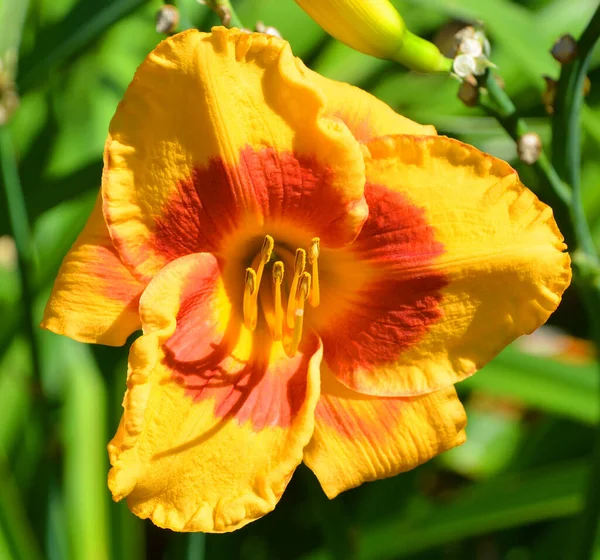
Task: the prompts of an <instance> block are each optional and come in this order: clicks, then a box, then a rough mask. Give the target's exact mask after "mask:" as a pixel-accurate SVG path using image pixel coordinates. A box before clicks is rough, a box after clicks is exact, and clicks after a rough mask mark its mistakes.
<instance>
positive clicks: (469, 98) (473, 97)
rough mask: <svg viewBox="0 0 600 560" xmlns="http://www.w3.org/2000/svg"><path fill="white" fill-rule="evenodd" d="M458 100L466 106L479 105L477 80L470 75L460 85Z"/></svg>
mask: <svg viewBox="0 0 600 560" xmlns="http://www.w3.org/2000/svg"><path fill="white" fill-rule="evenodd" d="M458 98H459V99H460V100H461V101H462V102H463V103H464V104H465V105H466V106H467V107H475V106H476V105H477V103H479V87H478V85H477V80H476V79H475V78H474V77H473V76H472V75H471V76H467V77H466V78H465V79H464V80H463V82H462V83H461V84H460V88H459V90H458Z"/></svg>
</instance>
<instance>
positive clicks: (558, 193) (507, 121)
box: [479, 70, 575, 243]
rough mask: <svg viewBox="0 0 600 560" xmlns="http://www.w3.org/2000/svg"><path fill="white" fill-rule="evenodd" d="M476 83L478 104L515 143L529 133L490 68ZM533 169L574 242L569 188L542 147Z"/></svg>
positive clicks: (561, 224)
mask: <svg viewBox="0 0 600 560" xmlns="http://www.w3.org/2000/svg"><path fill="white" fill-rule="evenodd" d="M479 85H480V87H483V88H484V89H485V92H487V93H484V92H481V97H480V101H479V104H480V106H481V107H482V108H483V109H484V111H486V112H487V113H488V114H489V115H490V116H492V117H494V118H495V119H496V120H497V121H498V123H499V124H500V125H501V126H502V128H504V130H505V131H506V132H507V133H508V135H509V136H510V137H511V138H512V139H513V140H514V141H515V142H518V141H519V139H520V138H521V137H522V136H523V135H524V134H526V133H527V132H529V127H528V126H527V123H526V122H525V120H524V119H523V118H521V117H520V116H519V115H518V113H517V109H516V107H515V105H514V104H513V102H512V101H511V99H510V97H508V95H507V94H506V92H505V91H504V90H503V89H502V88H501V87H500V86H499V85H498V82H497V81H496V79H495V76H494V74H493V72H492V71H491V70H488V71H487V72H486V73H485V75H484V76H482V77H481V78H480V82H479ZM533 168H534V170H535V171H536V173H537V174H538V176H539V177H540V178H541V180H542V182H543V183H545V185H546V186H547V187H549V189H546V196H545V197H544V198H545V201H546V202H547V203H549V204H550V206H552V207H553V209H554V212H555V215H556V220H557V222H558V223H559V225H560V227H561V231H562V232H563V235H564V236H565V238H566V239H567V241H568V242H569V243H570V242H571V241H574V240H575V232H574V231H573V230H572V226H571V219H570V211H569V208H570V205H571V190H570V189H569V187H568V186H567V185H566V184H565V183H564V182H563V181H562V180H561V178H560V177H559V175H558V173H557V171H556V169H555V168H554V167H553V165H552V163H551V161H550V159H549V158H548V155H547V154H546V152H545V151H544V150H543V149H542V151H541V153H540V156H539V158H538V160H537V161H536V162H535V163H534V164H533Z"/></svg>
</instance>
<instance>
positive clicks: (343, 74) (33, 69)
mask: <svg viewBox="0 0 600 560" xmlns="http://www.w3.org/2000/svg"><path fill="white" fill-rule="evenodd" d="M232 3H233V5H234V7H235V8H236V9H237V11H238V15H239V16H240V18H241V19H242V21H243V22H244V23H245V25H247V26H248V27H251V26H254V24H255V23H256V22H257V21H259V20H260V21H263V22H265V24H267V25H271V26H275V27H276V28H277V29H278V30H279V31H280V33H281V34H282V36H283V37H284V38H285V39H287V40H288V41H289V42H290V43H291V45H292V48H293V51H294V53H295V54H296V55H297V56H299V57H301V58H302V59H303V60H304V61H305V62H306V63H307V64H308V65H309V66H310V67H312V68H313V69H314V70H316V71H318V72H320V73H322V74H324V75H325V76H328V77H330V78H334V79H338V80H343V81H347V82H350V83H352V84H355V85H358V86H360V87H362V88H364V89H367V90H369V91H371V92H372V93H373V94H375V95H376V96H378V97H379V98H380V99H382V100H384V101H385V102H387V103H388V104H390V105H391V106H392V107H393V108H394V109H396V110H397V111H398V112H400V113H402V114H404V115H406V116H408V117H410V118H412V119H414V120H417V121H420V122H422V123H432V124H434V125H435V126H436V127H437V129H438V131H439V132H440V133H442V134H447V135H449V136H453V137H455V138H459V139H461V140H463V141H466V142H468V143H471V144H473V145H475V146H477V147H478V148H480V149H482V150H485V151H487V152H490V153H491V154H493V155H495V156H498V157H500V158H503V159H506V160H508V161H509V162H511V163H512V164H513V165H514V166H515V167H516V168H517V169H518V170H519V172H520V174H521V177H522V179H523V181H524V182H525V184H527V185H528V186H529V187H530V188H531V189H533V190H534V191H539V189H538V187H539V185H538V184H537V182H536V181H537V179H536V176H535V175H534V174H533V173H532V171H531V169H530V168H528V167H527V166H526V165H524V164H522V163H520V162H519V161H518V160H517V157H516V149H515V145H514V142H513V141H512V140H510V138H509V137H508V136H507V135H506V133H505V132H504V131H503V130H502V129H501V128H500V127H499V126H498V125H497V123H496V122H495V121H494V120H493V119H491V118H489V117H486V116H484V114H483V113H482V112H481V111H480V110H479V109H473V108H468V107H466V106H465V105H464V104H463V103H462V102H461V101H460V100H459V99H458V98H457V90H458V82H457V81H455V80H453V79H451V78H449V77H445V76H431V75H417V74H414V73H409V72H406V71H405V70H403V69H402V68H401V67H399V66H397V65H394V64H393V63H390V62H385V61H382V60H378V59H374V58H371V57H368V56H366V55H362V54H360V53H357V52H355V51H352V50H351V49H350V48H348V47H346V46H344V45H342V44H340V43H338V42H336V41H335V40H333V39H331V38H330V37H328V36H327V35H326V34H325V32H324V31H322V30H321V29H320V28H319V27H318V26H317V25H316V24H315V23H314V22H313V21H311V20H310V19H309V18H308V16H307V15H305V14H304V13H303V12H302V11H301V10H300V8H299V7H298V6H297V5H296V4H295V3H294V2H293V0H240V1H237V2H236V1H235V0H234V1H233V2H232ZM176 4H177V7H178V9H179V12H180V16H181V20H180V25H179V29H185V28H188V27H197V28H200V29H202V30H208V29H210V27H211V26H212V25H214V24H217V23H218V20H217V19H216V17H215V16H214V15H213V14H212V13H211V12H210V10H208V9H207V8H206V7H205V6H202V5H200V4H199V3H198V2H196V0H179V1H178V2H177V3H176ZM394 4H395V5H396V6H397V7H398V8H399V10H400V11H401V13H402V15H403V17H404V18H405V20H406V22H407V24H408V27H409V28H410V29H411V30H412V31H413V32H415V33H417V34H419V35H421V36H424V37H426V38H429V39H431V40H435V41H436V42H437V43H438V45H440V46H441V47H442V48H444V46H445V48H448V46H449V45H451V44H452V37H453V35H454V33H456V31H457V30H458V29H460V28H461V27H463V26H464V25H466V24H468V23H473V22H475V21H477V20H481V21H482V22H484V23H485V28H486V31H487V33H488V36H489V38H490V40H491V43H492V60H493V61H494V62H495V63H496V64H497V65H498V67H499V73H500V75H501V76H502V77H503V79H504V81H505V83H506V90H507V91H508V93H509V95H510V96H511V97H512V99H513V101H514V102H515V104H516V105H517V107H518V109H519V111H520V112H521V114H523V115H524V116H525V117H526V118H527V120H528V122H529V124H530V125H531V127H532V128H533V130H534V131H536V132H537V133H538V134H539V135H540V137H541V139H542V141H543V142H548V141H549V133H550V126H549V120H548V115H547V112H546V109H545V107H544V102H543V92H544V89H545V87H546V81H545V79H544V78H543V76H544V75H547V76H549V77H551V78H557V77H558V73H559V65H558V63H557V62H556V61H554V59H553V58H552V57H551V56H550V54H549V49H550V48H551V47H552V44H553V43H554V41H555V39H556V38H557V37H558V36H559V35H561V34H563V33H567V32H570V33H572V34H573V35H575V36H576V37H577V36H578V35H579V34H580V33H581V31H582V30H583V28H584V27H585V25H586V23H587V22H588V20H589V18H590V16H591V15H592V13H593V11H594V10H595V8H596V5H597V2H596V0H568V1H567V0H522V1H511V0H485V1H481V0H414V1H404V2H400V1H394ZM161 5H162V4H161V2H160V1H159V0H152V1H146V0H105V1H103V2H97V1H94V0H30V1H29V2H27V0H0V56H2V54H3V53H6V52H7V51H6V49H7V47H10V46H16V45H18V44H20V49H19V52H18V74H17V78H16V85H17V88H18V93H19V96H20V106H19V108H18V109H17V110H16V111H15V112H14V115H13V116H12V118H11V120H10V123H9V125H7V126H5V127H0V130H1V131H2V132H1V134H2V141H3V142H4V143H5V144H4V145H5V147H6V146H7V145H9V144H10V146H11V147H12V154H13V155H14V157H12V156H10V153H11V150H8V151H7V150H4V151H3V152H4V154H5V157H4V158H3V160H2V162H1V165H2V166H3V167H4V168H5V172H7V173H9V174H10V173H12V172H13V171H18V176H19V177H20V181H21V184H22V187H23V191H24V195H25V203H26V208H27V212H28V216H29V222H30V224H31V235H32V241H33V246H34V247H35V254H31V255H27V256H26V257H27V259H28V263H26V265H27V266H30V271H31V274H30V282H29V284H30V285H29V286H26V290H25V291H24V290H23V289H22V283H21V280H20V277H19V272H18V270H19V268H18V259H17V252H16V249H15V243H14V241H13V237H12V236H11V226H10V221H9V217H8V212H7V204H6V200H5V195H4V190H3V189H2V190H0V560H4V559H7V560H12V559H23V560H37V559H45V558H48V559H50V560H63V559H75V560H80V559H82V560H88V559H89V560H93V559H98V560H101V559H115V560H120V559H127V560H142V559H144V558H152V559H154V558H156V559H171V558H175V559H179V558H182V559H183V558H185V559H190V560H191V559H196V560H201V559H207V560H213V559H228V558H240V559H248V560H261V559H289V558H303V559H309V558H311V559H317V558H318V559H326V558H334V559H351V558H361V559H394V558H413V559H416V560H426V559H448V560H451V559H460V560H463V559H465V560H469V559H477V560H479V559H481V560H496V559H507V560H530V559H538V558H543V559H553V558H569V557H570V556H569V552H568V551H569V550H570V549H571V548H572V539H573V536H574V531H573V529H574V528H575V526H576V524H577V514H578V513H579V512H580V511H581V508H582V504H583V493H584V489H585V483H586V478H587V475H588V464H589V460H590V456H591V450H592V445H593V441H594V424H595V423H597V422H598V421H599V420H600V401H599V395H600V390H599V385H600V377H599V375H600V373H599V372H598V369H597V363H596V356H595V353H594V350H593V346H591V345H590V344H589V343H588V342H586V341H585V338H586V336H587V335H588V324H587V319H586V316H585V313H584V309H583V307H582V305H581V302H580V300H579V299H578V295H577V293H576V291H575V289H573V288H571V289H569V291H568V292H567V293H566V295H565V298H564V301H563V304H562V305H561V308H560V309H559V310H558V312H557V313H556V314H555V315H554V316H553V317H552V318H551V320H550V323H551V326H549V327H544V328H542V329H541V330H540V331H538V332H537V333H536V334H534V335H533V336H530V337H526V338H522V339H520V340H518V341H517V342H515V343H514V344H513V345H512V346H510V347H509V348H507V349H506V350H505V351H504V352H503V353H502V354H501V355H500V356H498V358H497V359H495V360H494V361H493V362H492V363H490V364H489V365H487V366H486V367H485V368H484V369H483V370H482V371H481V372H480V373H478V374H477V375H476V376H474V377H472V378H471V379H469V380H467V381H465V382H463V383H460V384H459V385H458V390H459V394H460V396H461V399H462V400H463V402H464V404H465V406H466V408H467V412H468V416H469V426H468V428H467V433H468V441H467V443H466V444H465V445H463V446H462V447H460V448H458V449H455V450H453V451H451V452H449V453H446V454H445V455H443V456H441V457H438V458H437V459H435V460H434V461H431V462H430V463H428V464H426V465H423V466H422V467H419V468H417V469H415V470H414V471H412V472H409V473H406V474H403V475H400V476H397V477H395V478H392V479H388V480H383V481H379V482H374V483H370V484H367V485H364V486H363V487H361V488H358V489H355V490H352V491H349V492H347V493H345V494H343V495H341V496H340V497H339V498H337V499H336V500H334V501H332V502H329V501H328V500H327V499H326V498H325V496H324V494H323V493H322V492H321V490H320V488H319V486H318V483H317V482H316V479H315V478H314V477H313V475H312V474H311V473H310V472H309V471H308V469H305V468H300V469H298V471H297V473H296V474H295V475H294V477H293V479H292V481H291V483H290V485H289V488H288V490H287V491H286V493H285V494H284V497H283V499H282V501H281V503H280V505H279V506H278V507H277V509H276V510H275V511H274V513H272V514H270V515H268V516H267V517H265V518H263V519H261V520H259V521H256V522H254V523H252V524H250V525H249V526H247V527H245V528H243V529H241V530H239V531H237V532H235V533H233V534H229V535H202V534H194V535H183V534H175V533H171V532H168V531H162V530H160V529H157V528H155V527H153V526H152V525H151V523H149V522H147V521H142V520H140V519H137V518H136V517H134V516H133V515H132V514H130V512H129V510H128V509H127V507H126V506H125V505H124V504H114V503H112V501H111V499H110V495H109V492H108V489H107V487H106V474H107V471H108V466H109V465H108V458H107V454H106V444H107V442H108V440H109V439H110V437H111V436H112V435H113V433H114V432H115V430H116V427H117V424H118V421H119V418H120V415H121V399H122V397H123V392H124V389H125V374H126V360H127V347H125V348H117V349H115V348H105V347H92V346H85V345H82V344H78V343H76V342H73V341H71V340H68V339H66V338H62V337H59V336H56V335H53V334H51V333H48V332H43V331H41V330H40V329H38V328H37V327H36V326H35V325H34V327H33V334H34V336H35V341H36V343H37V344H38V346H39V360H38V362H39V363H37V362H36V361H32V358H31V356H32V353H31V348H30V346H31V344H30V337H31V332H32V328H30V325H29V321H28V319H27V308H28V306H32V308H33V313H34V316H35V319H36V323H37V322H39V319H40V317H41V313H42V310H43V306H44V304H45V302H46V299H47V297H48V295H49V291H50V288H51V285H52V281H53V279H54V277H55V275H56V272H57V270H58V267H59V265H60V263H61V260H62V258H63V256H64V254H65V253H66V251H67V250H68V249H69V247H70V245H71V243H72V242H73V241H74V240H75V237H76V236H77V234H78V233H79V231H80V230H81V228H82V227H83V224H84V223H85V221H86V219H87V216H88V214H89V212H90V210H91V207H92V204H93V202H94V199H95V196H96V192H97V189H98V187H99V184H100V177H101V171H102V149H103V144H104V141H105V138H106V133H107V129H108V124H109V121H110V118H111V116H112V114H113V113H114V111H115V108H116V105H117V103H118V102H119V100H120V98H121V97H122V95H123V93H124V91H125V88H126V87H127V85H128V83H129V81H130V80H131V78H132V76H133V73H134V71H135V69H136V67H137V66H138V65H139V64H140V63H141V61H142V60H143V59H144V57H145V56H146V55H147V53H148V52H150V51H151V50H152V49H153V48H154V46H155V45H156V44H157V43H158V42H159V41H160V40H161V39H162V38H163V37H164V36H163V35H161V34H159V33H157V32H156V30H155V15H156V12H157V11H158V9H159V8H160V7H161ZM21 29H22V34H20V31H21ZM19 35H21V36H20V41H19ZM10 58H11V57H10V56H9V57H8V60H7V58H6V57H5V58H4V64H3V67H4V69H5V70H6V67H7V66H10V64H11V60H10ZM12 58H13V59H14V60H13V61H14V62H16V61H17V58H16V57H14V56H13V57H12ZM1 70H2V68H0V72H1ZM0 76H1V74H0ZM589 77H590V80H591V91H590V93H589V95H588V97H587V98H586V105H585V108H584V119H583V128H584V137H583V139H582V142H583V156H584V166H583V195H584V199H585V208H586V212H587V215H588V218H589V220H590V223H591V226H592V231H593V234H594V236H595V239H596V240H597V242H598V243H600V188H598V185H599V184H600V158H599V157H598V153H599V148H600V87H599V88H596V85H597V84H598V83H600V82H599V80H598V78H599V77H600V52H599V53H596V55H594V58H593V60H592V65H591V72H590V75H589ZM4 86H6V82H4ZM1 87H3V82H2V81H1V79H0V88H1ZM5 95H6V91H5ZM5 101H6V97H5ZM0 117H2V115H0ZM6 153H9V156H10V157H9V156H6ZM15 165H16V167H15ZM5 176H6V173H5ZM13 176H14V173H13ZM1 180H2V179H0V181H1ZM25 235H26V232H25ZM36 370H39V372H40V376H39V381H38V376H36V375H35V373H34V372H35V371H36ZM597 553H598V557H599V558H600V549H599V550H598V551H597Z"/></svg>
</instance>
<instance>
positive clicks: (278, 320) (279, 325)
mask: <svg viewBox="0 0 600 560" xmlns="http://www.w3.org/2000/svg"><path fill="white" fill-rule="evenodd" d="M283 271H284V269H283V263H282V262H281V261H277V262H275V263H274V264H273V284H274V286H275V287H274V290H275V297H274V299H275V329H274V330H275V332H274V335H273V338H274V339H275V340H282V338H283V305H282V303H281V283H282V282H283Z"/></svg>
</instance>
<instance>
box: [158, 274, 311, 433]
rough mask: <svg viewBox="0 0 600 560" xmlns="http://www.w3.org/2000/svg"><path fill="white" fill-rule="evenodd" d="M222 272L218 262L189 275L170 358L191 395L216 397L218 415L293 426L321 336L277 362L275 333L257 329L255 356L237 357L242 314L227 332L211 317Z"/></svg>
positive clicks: (255, 424) (169, 344) (168, 349)
mask: <svg viewBox="0 0 600 560" xmlns="http://www.w3.org/2000/svg"><path fill="white" fill-rule="evenodd" d="M219 275H220V273H219V270H218V267H215V268H214V270H211V271H206V270H204V271H203V270H199V271H196V274H194V275H191V276H189V277H188V279H187V284H186V289H185V290H184V292H183V296H182V302H181V306H180V310H179V313H178V315H177V328H176V330H175V333H174V334H173V336H172V337H171V338H170V339H169V340H168V341H167V343H166V344H165V350H166V357H165V361H164V363H165V365H166V366H167V367H169V368H170V369H171V371H172V375H173V378H174V379H175V380H176V381H177V382H178V383H180V384H181V385H182V386H183V387H184V388H185V391H186V394H187V395H188V396H189V397H190V398H192V399H195V400H198V401H200V400H205V399H213V400H214V402H215V415H216V416H217V417H218V418H235V419H236V421H237V422H238V423H240V424H243V423H244V422H247V421H249V422H251V424H252V427H253V429H254V430H255V431H260V430H262V429H264V428H266V427H269V426H279V427H287V426H290V425H291V424H292V422H293V421H294V419H295V417H296V416H297V414H298V412H299V411H300V409H301V407H302V404H303V403H304V400H305V397H306V389H307V385H306V384H307V372H308V362H309V360H310V357H311V356H312V354H313V353H314V352H315V351H316V347H317V342H316V340H313V341H311V342H310V343H307V344H305V346H304V348H305V350H306V349H308V350H309V352H306V351H305V353H303V354H298V355H297V356H296V357H295V358H293V359H287V358H286V359H285V360H283V361H279V362H277V363H275V364H273V363H269V354H270V346H269V345H270V344H271V342H270V340H269V339H270V335H268V334H267V333H266V332H264V333H263V334H262V336H261V331H257V332H256V333H255V335H254V342H253V344H254V347H253V349H252V352H251V356H250V359H249V360H239V359H238V358H236V356H235V350H234V349H233V348H232V346H233V345H234V343H235V341H236V340H237V338H238V335H239V331H240V329H241V322H240V320H239V318H238V317H232V318H231V319H230V322H229V325H228V327H227V329H226V332H225V334H218V333H216V332H215V322H214V321H213V320H211V309H210V306H211V305H214V301H212V302H211V295H212V294H213V292H214V289H215V284H216V282H217V280H218V278H219Z"/></svg>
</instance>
